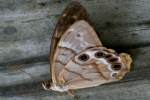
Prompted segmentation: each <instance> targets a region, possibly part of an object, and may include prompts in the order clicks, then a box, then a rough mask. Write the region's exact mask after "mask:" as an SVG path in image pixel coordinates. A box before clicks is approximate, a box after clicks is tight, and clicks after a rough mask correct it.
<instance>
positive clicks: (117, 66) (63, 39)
mask: <svg viewBox="0 0 150 100" xmlns="http://www.w3.org/2000/svg"><path fill="white" fill-rule="evenodd" d="M131 62H132V59H131V57H130V55H128V54H126V53H121V54H117V53H116V52H115V50H112V49H108V48H106V47H104V46H103V45H102V43H101V41H100V39H99V38H98V36H97V33H96V32H95V30H94V29H93V27H92V26H91V24H90V22H89V18H88V17H87V13H86V10H85V9H84V8H83V7H82V6H81V5H80V4H79V3H77V2H74V3H72V4H71V5H69V6H68V7H67V8H66V9H65V11H64V13H63V14H62V16H61V18H60V20H59V22H58V25H57V26H56V29H55V32H54V35H53V40H52V45H51V53H50V63H51V73H52V83H51V86H50V85H49V84H50V82H44V83H43V87H44V89H46V90H49V89H52V90H54V91H59V92H64V91H68V90H72V89H81V88H88V87H94V86H98V85H101V84H105V83H109V82H114V81H118V80H120V79H121V78H123V77H124V76H125V74H126V73H127V72H129V70H130V65H131Z"/></svg>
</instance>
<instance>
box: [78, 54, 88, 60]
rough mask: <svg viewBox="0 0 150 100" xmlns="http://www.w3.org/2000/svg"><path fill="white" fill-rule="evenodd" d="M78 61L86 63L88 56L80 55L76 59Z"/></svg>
mask: <svg viewBox="0 0 150 100" xmlns="http://www.w3.org/2000/svg"><path fill="white" fill-rule="evenodd" d="M78 59H79V60H80V61H87V60H88V59H89V55H87V54H81V55H80V56H79V57H78Z"/></svg>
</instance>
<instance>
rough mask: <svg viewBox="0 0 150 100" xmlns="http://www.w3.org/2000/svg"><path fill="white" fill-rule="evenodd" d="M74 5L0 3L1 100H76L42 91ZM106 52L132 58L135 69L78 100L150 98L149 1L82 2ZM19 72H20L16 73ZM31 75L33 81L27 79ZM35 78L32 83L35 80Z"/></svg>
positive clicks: (26, 0) (49, 0)
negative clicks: (61, 20) (57, 36)
mask: <svg viewBox="0 0 150 100" xmlns="http://www.w3.org/2000/svg"><path fill="white" fill-rule="evenodd" d="M69 2H70V0H61V1H59V0H32V1H31V0H10V1H6V0H1V1H0V99H1V100H17V99H18V100H27V99H28V100H40V99H42V100H43V99H44V100H49V99H53V100H73V99H74V98H72V97H70V96H67V95H62V94H59V93H56V92H52V91H50V92H47V91H44V90H43V89H42V88H41V85H40V81H42V80H45V79H49V74H50V73H49V70H48V69H49V64H48V56H47V55H48V54H49V47H50V40H51V35H52V32H53V30H54V26H55V24H56V22H57V20H58V17H59V16H60V14H61V13H62V11H63V9H64V8H65V7H66V5H67V4H68V3H69ZM81 3H82V4H83V5H84V6H85V7H86V9H87V11H88V12H89V14H90V17H91V20H92V22H93V24H94V26H95V28H96V30H97V31H98V32H99V33H100V34H99V36H100V38H101V40H102V43H103V44H104V45H105V46H107V47H112V48H116V49H118V50H119V51H122V52H123V51H124V52H128V53H130V54H131V55H132V57H133V60H134V62H133V68H132V70H131V73H129V74H128V75H127V76H126V77H125V78H124V79H123V80H121V81H120V82H117V83H111V84H106V85H102V86H99V87H95V88H90V89H83V90H79V91H77V93H76V94H77V96H76V97H75V99H78V100H91V99H92V100H98V99H99V98H102V99H105V100H110V98H111V99H112V100H116V99H119V100H148V99H149V98H150V53H149V51H150V27H149V25H150V6H149V5H150V1H149V0H113V1H112V0H111V1H110V0H82V1H81ZM16 66H17V67H16ZM24 71H27V72H28V74H29V75H30V74H32V78H31V77H30V76H31V75H30V76H29V75H28V74H27V73H25V72H24ZM33 77H34V78H33Z"/></svg>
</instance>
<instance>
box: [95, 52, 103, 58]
mask: <svg viewBox="0 0 150 100" xmlns="http://www.w3.org/2000/svg"><path fill="white" fill-rule="evenodd" d="M104 55H105V54H104V53H103V52H101V51H98V52H96V53H95V57H96V58H101V57H104Z"/></svg>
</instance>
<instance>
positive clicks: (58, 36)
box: [50, 2, 102, 83]
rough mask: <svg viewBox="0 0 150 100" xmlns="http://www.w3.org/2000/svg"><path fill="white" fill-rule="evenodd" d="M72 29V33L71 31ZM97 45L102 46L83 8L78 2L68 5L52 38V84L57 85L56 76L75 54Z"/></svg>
mask: <svg viewBox="0 0 150 100" xmlns="http://www.w3.org/2000/svg"><path fill="white" fill-rule="evenodd" d="M81 20H82V21H81ZM72 29H73V30H74V31H72ZM66 31H67V32H66ZM81 32H82V33H83V34H82V33H81ZM77 33H78V34H77ZM80 33H81V34H80ZM88 34H89V35H88ZM84 36H85V39H86V40H90V41H91V42H90V44H86V42H84V41H86V40H82V38H84ZM76 37H77V38H78V39H77V38H76ZM91 37H92V38H91ZM95 37H96V38H95ZM93 39H96V40H93ZM79 41H80V42H79ZM95 43H96V44H95ZM80 44H81V45H80ZM99 45H102V44H101V42H100V41H99V40H98V38H97V35H96V33H95V31H94V30H93V28H91V26H90V21H89V17H88V14H87V12H86V10H85V9H84V7H83V6H81V5H80V4H79V3H78V2H72V3H71V4H69V6H68V7H67V8H66V9H65V10H64V12H63V14H62V15H61V17H60V19H59V21H58V23H57V25H56V28H55V31H54V34H53V37H52V42H51V50H50V63H51V73H52V81H53V83H58V80H57V77H56V76H57V75H58V73H59V71H60V70H61V68H63V67H64V66H65V65H66V64H67V62H68V61H69V60H70V59H71V58H72V57H73V56H74V55H75V54H76V53H77V52H80V51H81V50H83V49H85V48H88V47H90V46H99ZM75 46H76V47H75ZM72 47H74V50H72V49H70V48H72ZM75 49H76V50H75ZM65 54H66V55H65ZM67 59H68V60H67ZM56 62H57V63H56Z"/></svg>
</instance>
